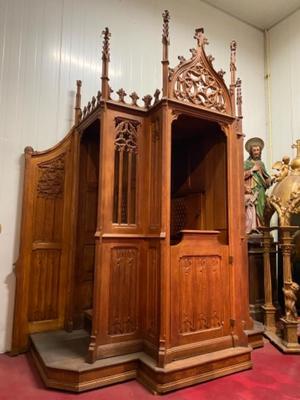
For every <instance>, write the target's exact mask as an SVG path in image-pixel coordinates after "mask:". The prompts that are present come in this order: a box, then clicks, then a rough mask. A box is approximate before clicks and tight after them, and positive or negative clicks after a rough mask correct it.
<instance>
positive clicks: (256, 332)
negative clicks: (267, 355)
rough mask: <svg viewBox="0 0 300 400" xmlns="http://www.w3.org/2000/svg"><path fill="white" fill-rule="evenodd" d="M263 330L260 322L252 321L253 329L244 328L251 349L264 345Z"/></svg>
mask: <svg viewBox="0 0 300 400" xmlns="http://www.w3.org/2000/svg"><path fill="white" fill-rule="evenodd" d="M264 330H265V327H264V325H263V324H262V323H261V322H258V321H254V324H253V329H249V330H246V331H245V333H246V335H247V336H248V343H249V345H250V346H251V347H252V348H253V349H258V348H259V347H264Z"/></svg>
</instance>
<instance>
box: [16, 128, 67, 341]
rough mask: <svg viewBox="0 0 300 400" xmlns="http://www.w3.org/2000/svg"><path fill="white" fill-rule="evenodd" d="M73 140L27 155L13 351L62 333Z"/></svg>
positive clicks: (65, 293) (17, 270)
mask: <svg viewBox="0 0 300 400" xmlns="http://www.w3.org/2000/svg"><path fill="white" fill-rule="evenodd" d="M73 138H74V136H73V134H70V135H69V136H68V137H67V138H66V139H65V140H64V141H63V142H61V143H60V144H59V145H58V146H56V147H55V148H53V149H51V150H49V151H47V152H44V153H31V154H30V156H28V155H26V171H25V180H24V200H23V216H22V227H21V243H20V257H19V259H18V262H17V266H16V275H17V293H16V306H15V320H14V335H13V336H14V339H13V342H14V343H13V347H15V348H17V347H20V344H21V343H22V344H24V346H26V344H27V340H28V334H29V333H34V332H41V331H45V330H52V329H59V328H63V326H64V323H65V312H66V303H67V293H68V290H69V283H68V281H67V277H68V274H69V270H70V256H71V242H72V240H71V236H72V224H71V207H70V203H71V201H72V193H73V190H72V189H73V168H72V165H73V158H72V151H73V150H74V149H73Z"/></svg>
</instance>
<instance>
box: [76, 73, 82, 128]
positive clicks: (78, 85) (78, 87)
mask: <svg viewBox="0 0 300 400" xmlns="http://www.w3.org/2000/svg"><path fill="white" fill-rule="evenodd" d="M80 91H81V81H80V80H78V81H76V99H75V125H78V123H79V121H80V119H81V115H82V113H81V93H80Z"/></svg>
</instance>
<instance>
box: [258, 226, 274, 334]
mask: <svg viewBox="0 0 300 400" xmlns="http://www.w3.org/2000/svg"><path fill="white" fill-rule="evenodd" d="M274 229H276V228H268V227H261V228H260V230H261V231H262V232H263V237H262V242H263V260H264V294H265V304H264V305H263V306H262V309H263V310H264V324H265V329H266V330H272V331H275V330H276V322H275V314H276V308H275V307H274V305H273V296H272V274H271V263H270V250H271V245H272V243H273V238H272V236H271V233H270V232H271V231H272V230H274Z"/></svg>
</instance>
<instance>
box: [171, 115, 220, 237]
mask: <svg viewBox="0 0 300 400" xmlns="http://www.w3.org/2000/svg"><path fill="white" fill-rule="evenodd" d="M226 159H227V157H226V136H225V134H224V133H223V132H222V131H221V129H220V126H219V125H218V124H217V123H214V122H210V121H207V120H203V119H198V118H193V117H188V116H184V115H182V116H180V117H179V118H178V119H177V120H175V121H174V122H173V124H172V155H171V160H172V161H171V227H170V231H171V244H175V243H177V242H178V240H179V238H180V234H179V233H180V231H181V230H183V229H187V230H189V229H190V230H218V231H220V232H221V233H220V240H221V242H222V243H224V244H226V243H227V237H228V235H227V231H228V229H227V164H226Z"/></svg>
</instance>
